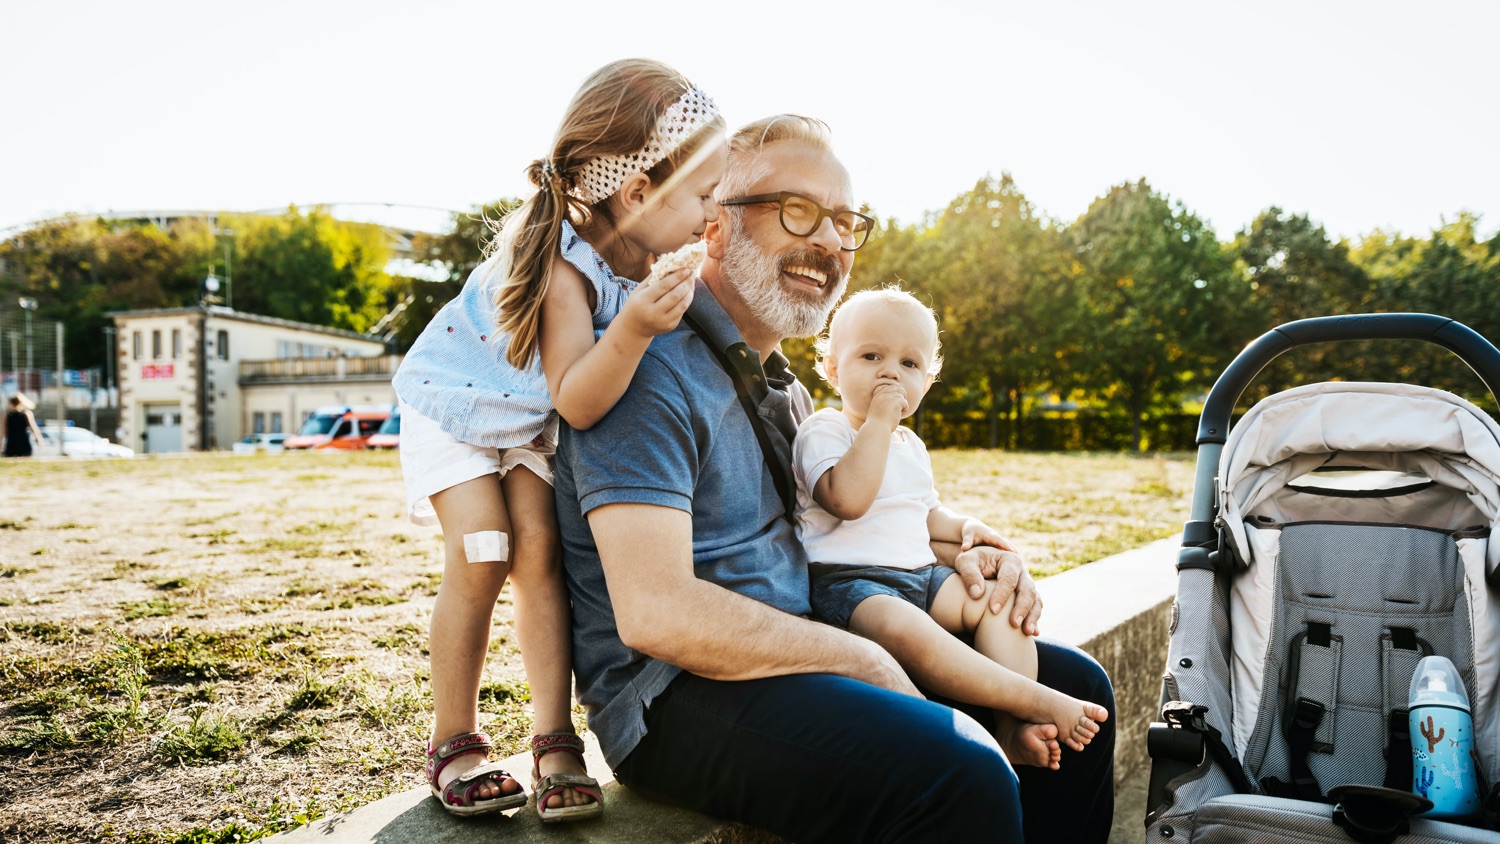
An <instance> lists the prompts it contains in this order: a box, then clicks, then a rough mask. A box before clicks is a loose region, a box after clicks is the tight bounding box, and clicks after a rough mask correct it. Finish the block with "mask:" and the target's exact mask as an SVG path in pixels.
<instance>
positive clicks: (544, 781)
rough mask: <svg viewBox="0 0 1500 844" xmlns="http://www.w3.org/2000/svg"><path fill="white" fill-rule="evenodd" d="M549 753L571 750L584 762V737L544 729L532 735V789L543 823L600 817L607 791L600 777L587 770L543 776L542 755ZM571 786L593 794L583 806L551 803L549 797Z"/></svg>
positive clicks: (569, 751) (575, 789) (587, 793)
mask: <svg viewBox="0 0 1500 844" xmlns="http://www.w3.org/2000/svg"><path fill="white" fill-rule="evenodd" d="M548 753H571V754H573V755H574V756H577V757H578V761H579V763H582V762H583V739H581V738H579V737H578V736H577V735H575V734H573V733H545V734H543V735H539V736H532V737H531V756H532V764H531V790H532V792H533V793H534V794H536V813H537V816H538V817H540V818H541V819H542V823H557V822H558V821H580V820H583V819H585V818H597V817H598V816H599V815H600V814H602V813H603V812H604V794H603V792H602V791H601V790H600V788H599V781H598V780H596V779H594V778H593V777H591V776H588V775H587V774H548V775H547V776H545V777H544V776H542V757H543V756H546V755H547V754H548ZM567 788H571V789H573V790H574V791H578V792H582V793H583V794H586V795H588V796H589V797H592V798H594V802H592V803H585V804H583V805H582V806H557V807H550V808H549V807H548V806H547V800H548V799H550V798H551V797H552V795H554V794H557V793H558V792H560V791H562V790H564V789H567Z"/></svg>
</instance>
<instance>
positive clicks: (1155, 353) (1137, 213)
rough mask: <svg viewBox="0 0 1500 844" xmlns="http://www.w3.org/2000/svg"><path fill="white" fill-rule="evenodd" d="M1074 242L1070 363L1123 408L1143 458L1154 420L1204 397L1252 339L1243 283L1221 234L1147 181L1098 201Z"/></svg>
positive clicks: (1101, 395) (1080, 377) (1100, 394)
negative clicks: (1155, 414) (1152, 414)
mask: <svg viewBox="0 0 1500 844" xmlns="http://www.w3.org/2000/svg"><path fill="white" fill-rule="evenodd" d="M1069 234H1070V236H1071V237H1072V240H1073V244H1074V249H1075V250H1076V255H1077V257H1078V262H1079V265H1080V268H1081V272H1080V275H1079V278H1078V285H1079V288H1078V289H1079V296H1078V305H1079V309H1078V311H1077V312H1076V313H1077V314H1078V317H1077V319H1078V321H1077V322H1076V323H1075V324H1073V325H1070V326H1068V330H1069V331H1070V332H1071V333H1072V336H1073V337H1075V338H1077V340H1078V347H1077V351H1076V353H1074V354H1072V355H1071V356H1070V360H1069V364H1070V366H1071V368H1072V371H1073V374H1074V376H1075V377H1076V379H1077V383H1078V385H1079V386H1080V387H1083V388H1085V389H1087V390H1089V391H1091V392H1092V393H1093V395H1094V397H1095V398H1096V399H1097V400H1103V401H1117V402H1119V403H1120V405H1122V406H1123V409H1124V410H1125V412H1126V413H1127V414H1128V416H1129V419H1130V442H1131V445H1132V446H1133V447H1134V448H1135V449H1136V450H1141V449H1143V448H1144V446H1145V441H1144V439H1143V436H1142V431H1141V422H1142V421H1143V419H1144V418H1145V416H1146V414H1147V412H1148V411H1151V410H1154V409H1168V408H1171V407H1173V406H1174V405H1175V404H1177V403H1180V401H1181V400H1182V398H1183V397H1184V396H1185V395H1187V394H1189V393H1190V392H1192V391H1194V390H1197V389H1201V388H1202V387H1203V386H1204V385H1205V384H1206V383H1208V381H1209V379H1210V377H1211V374H1212V373H1216V372H1218V370H1219V369H1221V368H1222V366H1223V364H1224V362H1225V361H1226V360H1227V359H1228V358H1230V357H1232V355H1233V354H1234V352H1235V351H1238V350H1239V349H1240V348H1241V347H1242V346H1243V344H1244V341H1245V340H1246V339H1248V338H1249V337H1251V336H1254V333H1255V332H1254V331H1253V330H1252V331H1247V330H1246V329H1247V326H1246V325H1245V323H1244V320H1243V316H1244V299H1245V285H1244V284H1243V282H1242V280H1240V279H1239V278H1237V277H1236V274H1235V272H1234V266H1233V262H1232V260H1231V258H1230V256H1229V255H1228V254H1227V252H1226V250H1224V249H1223V248H1221V246H1220V244H1219V241H1218V239H1217V237H1215V235H1214V232H1213V230H1212V229H1210V228H1209V227H1208V226H1207V225H1206V224H1205V223H1204V222H1203V221H1202V220H1200V219H1199V218H1198V217H1197V216H1195V215H1194V214H1193V213H1192V212H1190V211H1189V210H1187V208H1186V207H1184V206H1183V204H1182V203H1181V202H1180V201H1178V202H1172V201H1170V200H1169V199H1168V198H1167V197H1165V196H1163V195H1161V194H1158V193H1156V192H1155V191H1153V190H1152V189H1151V187H1150V185H1148V184H1147V183H1146V181H1145V180H1144V179H1142V180H1141V181H1139V182H1135V183H1133V184H1132V183H1126V184H1121V185H1117V186H1115V187H1114V188H1113V189H1111V190H1110V192H1109V193H1108V194H1105V195H1104V196H1102V197H1100V198H1099V199H1096V200H1095V201H1094V202H1093V204H1092V205H1090V206H1089V209H1088V211H1086V212H1084V214H1083V216H1081V217H1080V218H1079V219H1078V220H1077V221H1076V222H1075V223H1074V224H1073V225H1072V226H1071V227H1069Z"/></svg>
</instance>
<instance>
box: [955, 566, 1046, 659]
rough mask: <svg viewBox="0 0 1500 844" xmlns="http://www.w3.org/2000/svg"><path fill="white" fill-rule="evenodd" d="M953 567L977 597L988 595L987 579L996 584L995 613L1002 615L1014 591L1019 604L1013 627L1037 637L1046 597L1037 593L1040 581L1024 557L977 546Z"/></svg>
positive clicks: (992, 599) (992, 607)
mask: <svg viewBox="0 0 1500 844" xmlns="http://www.w3.org/2000/svg"><path fill="white" fill-rule="evenodd" d="M953 568H954V570H955V571H957V572H958V576H959V577H960V578H961V579H962V580H963V583H964V589H965V590H966V591H968V593H969V594H970V595H972V596H974V597H978V596H980V595H983V594H984V581H985V580H987V579H993V580H994V581H995V591H994V592H993V593H991V595H990V612H992V613H997V614H998V613H999V612H1000V610H1001V609H1003V608H1004V607H1005V600H1006V598H1007V597H1009V596H1010V594H1011V593H1012V592H1014V593H1015V596H1016V603H1015V606H1014V608H1013V609H1012V611H1011V614H1010V626H1012V627H1016V628H1019V629H1020V630H1021V631H1022V632H1024V633H1026V634H1027V635H1028V636H1035V635H1037V632H1038V627H1037V620H1038V619H1039V618H1041V615H1042V598H1041V596H1040V595H1038V594H1037V591H1036V581H1034V580H1032V579H1031V573H1030V572H1028V571H1027V570H1026V564H1025V563H1024V562H1022V561H1021V555H1020V554H1017V553H1016V552H1014V551H1010V550H1006V549H1002V548H997V547H994V546H990V545H976V546H974V547H972V548H969V549H968V550H965V551H960V552H959V554H958V557H957V558H955V559H954V561H953Z"/></svg>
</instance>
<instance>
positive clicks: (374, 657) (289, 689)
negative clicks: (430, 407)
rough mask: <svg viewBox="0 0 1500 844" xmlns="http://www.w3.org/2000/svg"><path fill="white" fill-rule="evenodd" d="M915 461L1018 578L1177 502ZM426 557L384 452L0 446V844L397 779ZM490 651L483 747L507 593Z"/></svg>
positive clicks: (1135, 467)
mask: <svg viewBox="0 0 1500 844" xmlns="http://www.w3.org/2000/svg"><path fill="white" fill-rule="evenodd" d="M933 459H934V466H935V469H936V473H937V477H938V485H939V490H940V492H941V493H942V494H943V499H944V502H945V503H947V504H949V505H950V506H952V507H953V508H954V509H957V510H960V511H964V512H969V513H972V514H974V515H977V516H979V517H981V518H983V519H985V520H986V521H988V522H990V524H992V525H994V526H995V527H997V528H999V529H1000V530H1001V532H1002V533H1004V534H1005V535H1007V536H1008V537H1010V538H1011V539H1012V541H1013V542H1015V543H1016V544H1017V545H1018V546H1019V547H1020V548H1021V549H1022V551H1023V552H1024V553H1025V555H1026V557H1027V559H1028V562H1029V564H1030V565H1031V566H1032V569H1033V571H1034V572H1035V573H1036V574H1037V575H1038V576H1041V575H1044V574H1047V573H1050V572H1054V571H1058V570H1062V569H1064V568H1069V567H1072V566H1075V565H1079V564H1082V563H1087V562H1089V561H1092V560H1095V559H1099V558H1100V557H1103V556H1107V555H1109V554H1112V553H1115V552H1117V551H1122V550H1125V549H1127V548H1132V547H1136V546H1138V545H1141V544H1143V543H1145V542H1147V541H1150V540H1153V539H1158V538H1160V537H1163V536H1167V535H1169V534H1171V533H1173V532H1175V531H1177V530H1179V529H1181V526H1182V522H1183V521H1184V519H1186V517H1187V509H1188V504H1187V501H1188V494H1189V492H1190V486H1191V483H1192V471H1193V468H1192V461H1191V458H1190V457H1188V456H1173V457H1125V456H1113V455H1105V456H1087V455H1042V454H1006V453H1001V452H974V451H939V452H935V453H934V454H933ZM440 562H441V538H440V535H439V533H438V531H437V530H436V529H432V528H418V527H415V526H412V525H411V524H409V523H408V522H407V521H406V520H405V518H404V514H403V493H402V487H401V480H400V467H399V465H398V463H397V458H396V456H395V455H394V454H379V453H357V454H356V453H340V454H328V455H324V454H286V455H269V456H257V457H231V456H192V457H180V458H136V459H133V460H116V461H68V460H55V459H54V460H43V459H35V460H30V461H6V462H4V463H0V684H3V691H0V841H16V842H23V841H25V842H32V841H36V842H53V841H59V842H85V841H111V842H132V843H133V844H134V843H138V844H165V842H181V844H190V843H192V844H197V842H231V841H242V842H243V841H248V840H252V839H254V838H258V837H262V836H264V835H267V834H270V833H272V832H276V831H279V830H283V829H288V828H291V827H295V826H297V825H299V824H302V823H306V822H307V821H309V820H311V819H314V818H316V817H319V816H321V815H323V814H327V813H329V812H336V811H342V810H345V809H349V808H352V807H354V806H357V805H361V804H363V803H366V802H369V801H371V800H374V799H376V798H379V797H381V796H383V795H386V794H389V793H391V792H394V791H398V790H403V789H407V788H411V787H413V786H416V785H419V784H421V778H420V768H421V762H422V747H423V742H424V741H425V739H426V730H427V723H428V712H429V707H430V698H429V693H428V689H427V677H428V668H427V652H426V629H427V624H428V617H429V615H430V613H431V610H432V604H433V596H434V594H435V593H436V591H437V586H438V583H439V581H440V574H439V572H440V569H441V565H440ZM1045 621H1046V619H1045V617H1044V618H1043V626H1044V629H1045ZM490 651H491V659H490V661H489V663H488V666H487V669H486V677H485V682H484V687H483V694H482V698H483V699H482V709H483V710H484V713H485V727H486V729H488V731H489V732H490V733H491V734H492V735H493V736H494V737H495V739H496V741H497V743H498V744H499V747H498V752H499V753H500V754H501V755H502V756H503V755H509V754H512V753H516V752H519V751H520V750H522V749H523V748H524V747H525V742H526V739H527V736H528V735H529V728H530V716H529V714H528V709H527V705H526V704H527V699H528V698H527V694H528V693H527V688H526V684H525V677H524V674H523V672H522V669H521V660H520V654H519V652H518V650H517V648H516V646H515V642H514V640H513V638H512V636H511V620H510V600H509V594H508V592H507V594H506V595H503V596H502V597H501V600H500V603H499V605H498V607H497V611H496V614H495V625H494V633H493V638H492V644H491V647H490ZM575 720H576V721H577V722H578V724H579V726H580V728H582V726H583V716H582V714H581V711H580V712H579V713H578V714H577V715H576V718H575Z"/></svg>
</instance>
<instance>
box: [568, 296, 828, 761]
mask: <svg viewBox="0 0 1500 844" xmlns="http://www.w3.org/2000/svg"><path fill="white" fill-rule="evenodd" d="M688 314H689V316H690V317H692V319H693V320H694V321H696V322H697V323H698V325H699V326H701V327H702V328H703V329H704V332H705V334H708V335H711V336H708V337H699V336H698V335H697V334H696V333H695V332H693V331H692V330H690V329H689V328H688V326H687V320H684V321H683V324H682V325H680V326H678V328H677V330H675V331H673V332H670V333H668V334H663V335H661V336H659V337H657V338H655V340H653V341H652V343H651V346H650V348H649V349H648V350H647V352H646V355H645V356H644V357H643V358H642V359H641V364H640V366H639V367H638V368H637V369H636V373H635V377H634V379H633V380H632V381H631V383H630V388H629V389H628V390H626V391H625V395H624V397H623V398H621V399H620V401H619V403H618V404H616V405H615V407H614V409H613V410H611V411H610V412H609V414H608V415H606V416H605V417H604V418H603V419H602V420H600V421H599V423H598V424H596V425H595V426H594V427H593V428H591V429H589V430H587V431H575V430H573V429H572V428H570V427H569V426H568V425H566V424H564V425H563V426H562V431H561V436H560V439H559V446H558V456H557V466H556V476H555V486H556V492H557V518H558V523H559V525H560V527H561V531H562V549H563V568H564V572H565V574H566V578H567V584H568V595H569V597H570V598H571V599H572V603H573V671H574V672H575V674H576V675H577V686H578V697H579V700H580V702H582V703H583V705H584V708H585V709H586V711H587V712H588V719H589V729H590V730H592V731H593V732H594V733H595V734H596V735H597V736H598V738H599V744H600V746H601V747H602V749H603V750H604V758H605V759H606V760H607V761H608V762H609V764H610V765H611V766H612V767H613V766H617V765H618V764H619V763H620V762H621V761H622V760H624V759H625V757H626V756H628V755H629V754H630V751H631V750H633V749H634V748H635V745H636V743H637V742H639V741H640V739H641V737H642V736H644V735H645V734H646V724H645V719H644V713H645V710H646V707H647V706H648V705H649V704H650V703H651V701H652V700H654V699H655V698H656V696H657V695H659V694H660V693H661V692H662V690H663V689H665V688H666V687H667V684H668V683H670V682H671V681H672V679H673V678H674V677H676V676H677V674H678V672H680V671H681V669H680V668H678V667H676V666H673V665H669V664H667V663H664V662H660V661H658V660H655V659H652V658H651V657H648V656H645V655H644V654H641V653H638V652H636V651H633V650H631V649H629V648H627V647H625V645H624V644H623V643H621V641H620V636H619V631H618V629H617V628H616V625H615V618H614V608H613V606H612V605H611V603H610V600H609V593H608V590H607V589H606V587H605V582H604V570H603V568H602V566H601V564H600V561H599V552H598V549H597V547H596V546H595V543H594V535H593V532H592V531H591V530H590V529H589V524H588V520H587V516H588V513H589V511H591V510H593V509H594V508H596V507H601V506H604V505H606V504H619V503H632V504H653V505H658V506H661V507H671V508H673V509H677V510H682V511H685V512H687V513H690V514H692V517H693V567H694V570H695V572H696V574H697V576H698V577H699V578H700V579H702V580H707V581H710V582H712V583H717V584H719V585H720V586H723V587H724V588H726V589H729V590H732V591H734V592H738V593H739V594H741V595H744V596H746V597H750V598H754V599H756V600H758V601H761V602H762V603H765V604H769V605H770V606H773V607H776V608H777V609H780V610H783V611H785V612H788V613H793V614H795V615H801V616H805V615H807V614H808V612H809V607H808V586H807V557H806V555H805V554H804V553H803V551H802V546H801V544H800V543H799V542H797V537H796V534H795V532H794V530H793V528H792V525H791V523H790V522H789V521H788V520H787V518H786V517H785V511H784V509H783V507H782V502H781V498H780V497H779V496H778V494H777V491H776V486H775V483H774V481H773V480H772V477H771V475H770V473H769V471H768V470H767V468H766V465H765V458H764V457H762V453H761V449H760V446H759V445H758V443H757V440H756V436H755V432H754V430H753V429H752V428H751V427H750V420H749V417H748V416H747V415H746V412H745V409H744V407H743V406H742V405H741V403H740V401H739V400H738V399H737V397H736V394H735V390H734V385H733V382H732V381H730V379H729V376H728V375H727V374H726V373H725V372H724V370H723V368H722V367H721V366H720V364H719V363H718V361H717V360H716V359H715V358H714V356H713V354H712V353H711V352H710V350H709V348H708V347H707V346H706V345H705V342H713V343H715V344H716V345H717V346H718V347H719V348H720V349H721V350H724V351H725V352H726V353H727V354H732V355H734V357H735V360H737V361H740V362H741V368H743V369H744V370H745V371H746V372H747V373H748V377H747V378H746V381H747V383H751V384H752V386H753V388H754V392H755V393H756V398H757V399H758V400H759V402H760V410H761V413H762V414H771V413H773V412H774V411H775V410H777V409H778V408H777V405H778V404H780V405H781V407H780V408H779V409H780V410H782V411H785V409H786V408H785V405H786V403H788V402H790V403H791V405H792V408H793V415H794V416H795V417H797V418H801V417H804V416H806V415H807V413H808V411H809V410H810V407H811V401H810V399H809V397H808V395H807V391H806V389H805V388H803V387H802V385H801V384H799V383H797V382H796V380H795V378H793V377H792V376H791V373H790V371H789V370H787V369H786V359H785V358H783V357H781V355H780V354H779V353H775V354H773V355H772V356H771V359H770V360H768V361H767V366H766V369H765V370H764V371H762V370H761V368H760V366H759V365H758V361H757V360H755V355H754V354H753V352H752V353H750V354H749V355H748V356H747V357H742V356H740V355H739V352H740V351H741V350H743V349H745V348H746V347H745V346H744V345H743V343H744V341H743V338H742V337H741V336H740V333H739V331H738V329H737V328H735V326H734V323H733V322H732V321H731V320H730V319H729V316H728V315H727V314H726V313H725V312H724V309H723V308H722V307H720V305H719V303H718V301H717V300H716V299H715V298H714V297H713V294H712V293H710V292H709V290H708V288H707V287H705V286H704V285H703V283H702V282H701V281H700V282H699V283H698V288H697V291H696V292H695V293H694V294H693V304H692V306H691V308H690V309H689V311H688ZM737 344H738V345H737ZM756 375H759V376H761V379H760V380H759V381H756V380H755V376H756ZM768 381H769V384H770V385H771V386H772V389H769V390H767V389H766V386H765V385H766V384H767V383H768ZM777 387H779V388H780V389H776V388H777ZM762 427H763V429H764V430H766V431H767V433H768V435H769V436H770V438H771V440H772V445H773V447H774V448H775V449H776V451H777V452H778V457H777V459H778V460H780V461H781V463H782V465H783V466H790V463H791V448H790V443H789V442H788V440H787V439H786V437H785V436H783V434H782V432H781V431H780V430H778V429H777V427H776V426H775V425H772V424H769V423H767V424H764V425H763V426H762Z"/></svg>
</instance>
